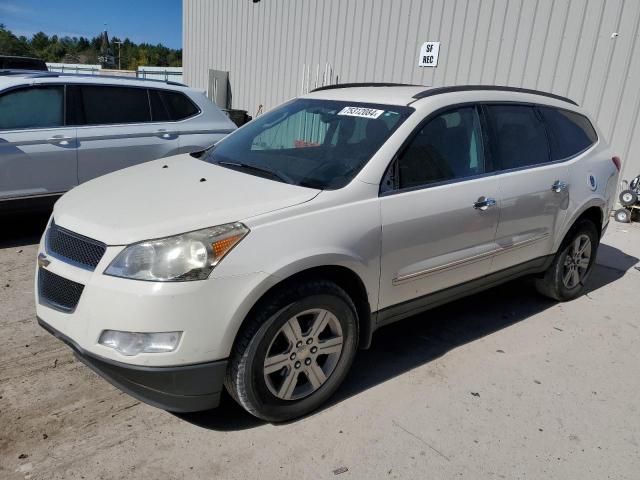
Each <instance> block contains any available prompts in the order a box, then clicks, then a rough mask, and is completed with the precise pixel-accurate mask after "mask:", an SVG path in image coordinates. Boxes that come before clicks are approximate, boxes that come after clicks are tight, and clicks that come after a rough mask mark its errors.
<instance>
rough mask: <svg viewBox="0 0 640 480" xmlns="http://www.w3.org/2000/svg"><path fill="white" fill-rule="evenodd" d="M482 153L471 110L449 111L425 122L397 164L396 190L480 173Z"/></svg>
mask: <svg viewBox="0 0 640 480" xmlns="http://www.w3.org/2000/svg"><path fill="white" fill-rule="evenodd" d="M484 171H485V166H484V149H483V142H482V133H481V128H480V120H479V117H478V113H477V110H476V108H475V107H463V108H458V109H455V110H449V111H447V112H446V113H443V114H441V115H438V116H437V117H435V118H433V119H431V120H429V121H428V122H427V123H426V125H425V126H424V127H422V128H421V129H420V130H419V131H418V133H417V134H416V135H415V137H413V138H412V140H411V142H410V143H409V144H408V146H407V147H406V148H405V150H404V151H403V152H402V153H401V155H400V157H399V158H398V162H397V175H398V176H399V178H398V180H397V181H396V183H397V185H398V187H399V188H401V189H402V188H412V187H420V186H423V185H429V184H432V183H437V182H443V181H447V180H454V179H461V178H467V177H473V176H475V175H479V174H481V173H484Z"/></svg>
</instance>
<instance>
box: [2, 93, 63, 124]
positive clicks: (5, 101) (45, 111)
mask: <svg viewBox="0 0 640 480" xmlns="http://www.w3.org/2000/svg"><path fill="white" fill-rule="evenodd" d="M63 125H64V87H62V86H52V87H33V88H24V89H20V90H13V91H11V92H8V93H6V94H4V95H2V96H1V97H0V130H7V129H16V128H46V127H60V126H63Z"/></svg>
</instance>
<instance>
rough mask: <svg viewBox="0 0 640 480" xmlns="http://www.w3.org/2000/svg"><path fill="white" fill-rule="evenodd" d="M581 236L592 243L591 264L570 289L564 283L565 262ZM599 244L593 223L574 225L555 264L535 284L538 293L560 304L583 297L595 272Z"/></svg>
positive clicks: (558, 253) (554, 260) (596, 230)
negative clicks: (592, 273) (587, 284)
mask: <svg viewBox="0 0 640 480" xmlns="http://www.w3.org/2000/svg"><path fill="white" fill-rule="evenodd" d="M581 235H586V236H587V237H588V238H589V240H590V242H591V254H590V259H589V264H588V267H587V268H586V272H585V273H584V275H583V276H580V280H579V282H578V283H577V284H576V285H575V286H573V287H572V288H569V287H567V286H566V285H565V283H564V281H563V273H564V269H565V268H566V267H565V261H566V260H567V257H568V256H570V252H571V249H572V245H573V243H574V241H575V240H576V239H577V238H578V237H580V236H581ZM599 244H600V235H599V233H598V229H597V228H596V226H595V225H594V224H593V222H592V221H590V220H581V221H580V222H579V223H577V224H576V225H574V226H573V227H572V229H571V230H570V231H569V233H567V235H566V237H565V238H564V240H563V241H562V244H561V245H560V248H558V252H557V253H556V255H555V257H554V258H553V262H551V265H550V266H549V268H548V269H547V270H546V272H545V273H544V275H543V276H542V277H541V278H536V282H535V284H536V289H537V290H538V292H540V293H541V294H542V295H544V296H546V297H549V298H552V299H554V300H557V301H559V302H566V301H568V300H573V299H574V298H576V297H579V296H580V295H582V293H583V292H584V289H585V284H586V283H587V281H588V279H589V276H590V275H591V272H592V271H593V265H594V264H595V259H596V255H597V253H598V246H599Z"/></svg>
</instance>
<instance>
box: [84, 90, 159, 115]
mask: <svg viewBox="0 0 640 480" xmlns="http://www.w3.org/2000/svg"><path fill="white" fill-rule="evenodd" d="M74 92H76V93H75V94H76V95H78V97H79V98H77V103H78V105H77V110H78V115H74V116H73V117H76V116H79V117H80V118H76V119H74V120H75V121H74V124H79V125H107V124H119V123H141V122H149V121H151V112H150V110H149V97H148V96H147V89H146V88H132V87H112V86H101V85H82V86H80V87H76V88H75V89H74Z"/></svg>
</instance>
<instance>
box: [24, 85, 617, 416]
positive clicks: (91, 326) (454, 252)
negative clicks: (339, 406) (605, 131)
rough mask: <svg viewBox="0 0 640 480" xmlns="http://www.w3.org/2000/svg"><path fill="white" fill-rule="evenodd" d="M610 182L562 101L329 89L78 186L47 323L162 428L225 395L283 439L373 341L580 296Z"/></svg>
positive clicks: (54, 226)
mask: <svg viewBox="0 0 640 480" xmlns="http://www.w3.org/2000/svg"><path fill="white" fill-rule="evenodd" d="M619 169H620V160H619V159H618V158H617V157H612V155H611V152H610V149H609V147H608V145H607V143H606V142H605V141H604V139H603V138H602V137H601V135H599V134H598V132H597V131H596V130H595V128H594V127H593V125H592V124H591V122H590V121H589V119H588V118H587V117H586V116H585V114H584V113H583V111H582V110H581V109H580V108H579V107H578V106H577V105H576V104H574V103H573V102H571V101H570V100H567V99H565V98H562V97H557V96H554V95H551V94H545V93H542V92H534V91H528V90H522V89H515V88H508V87H490V86H489V87H483V86H470V87H466V86H455V87H443V88H425V87H421V86H396V87H390V86H375V85H369V86H351V87H350V86H335V87H331V88H324V89H319V90H317V91H315V92H313V93H310V94H308V95H305V96H303V97H301V98H299V99H296V100H293V101H291V102H288V103H286V104H284V105H282V106H281V107H279V108H277V109H275V110H273V111H271V112H268V113H266V114H264V115H261V116H260V117H258V118H257V119H256V120H254V121H252V122H250V123H249V124H247V125H245V126H244V127H243V128H241V129H239V130H238V131H236V132H234V133H233V134H231V135H229V136H228V137H226V138H225V139H223V140H222V141H221V142H219V143H218V144H216V146H215V147H214V148H213V149H210V150H208V151H207V152H206V153H205V154H204V155H203V156H201V157H200V159H199V160H198V159H194V158H191V157H190V156H188V155H183V156H176V157H174V158H171V159H165V160H163V161H162V162H150V163H147V164H145V165H139V166H136V167H132V168H130V169H127V170H123V171H120V172H115V173H113V174H110V175H106V176H104V177H102V178H100V179H97V180H95V181H92V182H89V183H87V184H85V185H82V186H80V187H78V188H76V189H74V190H72V191H71V192H69V193H68V194H67V195H65V196H64V197H63V198H62V199H61V200H60V201H59V202H58V203H57V204H56V207H55V209H54V212H53V216H52V219H51V222H50V225H49V227H48V229H47V231H46V233H45V235H44V237H43V240H42V242H41V245H40V249H39V257H38V263H39V267H38V273H37V289H36V291H37V294H36V295H37V298H36V309H37V316H38V319H39V322H40V323H41V325H42V326H43V327H44V328H46V329H48V330H49V331H50V332H52V333H53V334H54V335H56V336H58V337H59V338H61V339H63V340H64V341H66V342H67V344H69V345H70V346H71V347H72V348H73V349H74V350H75V351H76V353H78V356H79V358H80V359H81V360H82V361H84V362H86V363H88V364H89V365H91V367H92V368H93V369H94V370H96V371H97V372H100V373H101V374H102V375H104V376H105V377H106V378H107V379H108V380H109V381H111V382H112V383H114V384H116V385H118V386H120V387H121V388H122V389H124V390H125V391H127V392H129V393H131V394H132V395H134V396H137V397H138V398H140V399H142V400H144V401H147V402H149V403H151V404H153V405H156V406H161V407H163V408H167V409H169V410H178V411H191V410H201V409H206V408H211V407H214V406H216V405H217V404H218V402H219V399H220V395H221V392H222V389H223V384H224V385H225V386H226V389H227V390H228V391H229V393H230V394H231V396H232V397H233V398H234V399H235V400H236V401H237V402H238V403H240V404H241V405H242V406H243V407H244V408H245V409H246V410H247V411H249V412H251V413H252V414H254V415H256V416H258V417H260V418H263V419H266V420H271V421H278V420H285V419H290V418H294V417H297V416H300V415H304V414H306V413H308V412H310V411H312V410H313V409H315V408H317V407H318V406H320V405H321V404H322V403H323V402H324V401H326V400H327V399H328V398H329V396H331V395H332V394H333V392H334V391H335V390H336V389H337V388H338V385H339V384H340V383H341V382H342V380H343V379H344V378H345V376H346V374H347V372H348V370H349V368H350V366H351V364H352V361H353V358H354V356H355V354H356V350H357V348H367V347H368V346H369V344H370V342H371V338H372V333H373V332H374V331H375V330H376V329H377V328H379V327H380V326H382V325H386V324H388V323H391V322H394V321H396V320H400V319H402V318H405V317H408V316H411V315H414V314H416V313H419V312H422V311H425V310H427V309H429V308H431V307H434V306H436V305H440V304H442V303H444V302H447V301H451V300H454V299H457V298H460V297H463V296H465V295H469V294H472V293H476V292H478V291H481V290H483V289H486V288H490V287H493V286H495V285H498V284H500V283H501V282H505V281H508V280H510V279H513V278H516V277H519V276H522V275H533V276H534V277H535V279H536V285H537V287H538V289H539V290H540V292H542V293H543V294H544V295H547V296H549V297H551V298H554V299H556V300H560V301H564V300H570V299H573V298H575V297H577V296H578V295H580V294H581V293H582V292H583V291H584V288H585V283H586V282H587V280H588V278H589V275H590V273H591V270H592V267H593V265H594V262H595V258H596V253H597V249H598V244H599V242H600V237H601V235H602V233H603V232H604V230H605V228H606V227H607V225H608V221H609V215H608V213H609V211H610V210H611V207H612V205H613V202H614V196H615V191H616V185H617V182H618V180H617V179H618V174H619Z"/></svg>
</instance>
